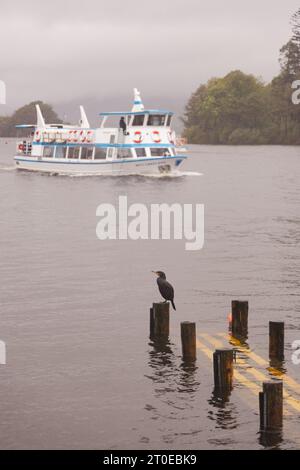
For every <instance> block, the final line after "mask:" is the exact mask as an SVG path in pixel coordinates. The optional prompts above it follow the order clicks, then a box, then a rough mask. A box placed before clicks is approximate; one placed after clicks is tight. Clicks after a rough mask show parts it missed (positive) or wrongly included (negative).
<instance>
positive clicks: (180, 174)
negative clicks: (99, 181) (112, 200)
mask: <svg viewBox="0 0 300 470" xmlns="http://www.w3.org/2000/svg"><path fill="white" fill-rule="evenodd" d="M51 175H52V176H68V177H70V178H84V177H87V176H88V177H91V176H94V177H96V176H97V177H99V176H102V177H103V176H104V177H109V178H112V177H119V178H128V177H138V178H155V179H161V178H164V179H165V178H169V179H172V178H182V177H186V176H187V177H188V176H203V173H199V172H197V171H174V172H172V173H169V174H168V173H161V174H160V173H149V174H147V175H143V174H141V173H130V174H127V175H122V174H117V173H115V174H113V173H95V172H93V173H76V174H75V173H67V172H65V173H52V174H51Z"/></svg>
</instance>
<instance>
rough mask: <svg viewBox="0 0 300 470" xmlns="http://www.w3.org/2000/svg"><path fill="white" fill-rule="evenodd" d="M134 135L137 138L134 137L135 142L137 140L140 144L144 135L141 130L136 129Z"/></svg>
mask: <svg viewBox="0 0 300 470" xmlns="http://www.w3.org/2000/svg"><path fill="white" fill-rule="evenodd" d="M134 137H135V138H134V139H133V142H135V143H136V144H140V143H141V142H142V140H143V135H142V133H141V131H135V133H134Z"/></svg>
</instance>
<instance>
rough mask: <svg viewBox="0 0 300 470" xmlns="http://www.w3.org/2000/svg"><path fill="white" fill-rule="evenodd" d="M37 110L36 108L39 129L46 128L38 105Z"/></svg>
mask: <svg viewBox="0 0 300 470" xmlns="http://www.w3.org/2000/svg"><path fill="white" fill-rule="evenodd" d="M35 108H36V118H37V119H36V121H37V127H46V124H45V120H44V118H43V115H42V111H41V108H40V106H39V105H38V104H36V105H35Z"/></svg>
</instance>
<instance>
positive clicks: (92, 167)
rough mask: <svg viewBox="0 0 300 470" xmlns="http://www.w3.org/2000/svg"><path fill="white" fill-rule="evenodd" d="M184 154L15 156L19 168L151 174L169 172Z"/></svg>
mask: <svg viewBox="0 0 300 470" xmlns="http://www.w3.org/2000/svg"><path fill="white" fill-rule="evenodd" d="M186 158H187V157H186V155H177V156H174V157H157V158H141V159H138V158H135V159H130V160H129V159H126V160H125V159H124V160H111V161H109V160H103V161H96V160H90V161H83V160H80V161H67V160H63V159H61V160H59V159H53V158H52V159H39V158H34V157H23V156H16V157H15V164H16V168H17V169H19V170H28V171H38V172H46V173H52V174H70V175H136V174H137V175H149V174H150V175H151V174H170V173H172V172H173V171H174V170H175V169H177V168H178V167H179V166H180V165H181V163H182V162H183V161H184V160H185V159H186Z"/></svg>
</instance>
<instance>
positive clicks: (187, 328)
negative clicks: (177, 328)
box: [181, 321, 197, 362]
mask: <svg viewBox="0 0 300 470" xmlns="http://www.w3.org/2000/svg"><path fill="white" fill-rule="evenodd" d="M181 344H182V358H183V360H184V361H186V362H193V361H195V360H196V357H197V353H196V323H191V322H188V321H185V322H182V323H181Z"/></svg>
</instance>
